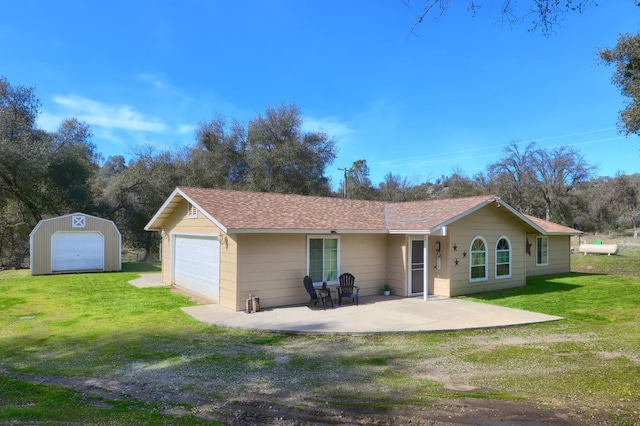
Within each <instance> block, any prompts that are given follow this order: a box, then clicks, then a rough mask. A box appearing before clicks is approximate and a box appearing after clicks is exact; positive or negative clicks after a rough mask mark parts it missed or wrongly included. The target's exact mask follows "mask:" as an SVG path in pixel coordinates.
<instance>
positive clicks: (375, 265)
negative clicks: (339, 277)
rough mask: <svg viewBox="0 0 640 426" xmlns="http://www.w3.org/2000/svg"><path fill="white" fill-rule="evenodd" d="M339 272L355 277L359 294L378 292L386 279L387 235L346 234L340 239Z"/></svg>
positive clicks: (367, 294) (366, 294)
mask: <svg viewBox="0 0 640 426" xmlns="http://www.w3.org/2000/svg"><path fill="white" fill-rule="evenodd" d="M340 258H341V259H340V273H345V272H349V273H351V274H353V275H354V276H355V277H356V285H357V286H358V287H360V295H362V296H369V295H372V294H380V292H381V290H382V286H383V285H384V284H385V282H386V281H387V235H386V234H369V235H365V234H347V235H343V236H341V239H340Z"/></svg>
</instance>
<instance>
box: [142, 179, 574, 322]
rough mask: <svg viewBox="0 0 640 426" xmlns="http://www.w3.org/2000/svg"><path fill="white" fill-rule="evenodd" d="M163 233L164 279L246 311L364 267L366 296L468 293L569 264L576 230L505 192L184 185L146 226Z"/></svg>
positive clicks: (360, 275)
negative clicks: (433, 195) (432, 195)
mask: <svg viewBox="0 0 640 426" xmlns="http://www.w3.org/2000/svg"><path fill="white" fill-rule="evenodd" d="M145 229H146V230H147V231H159V232H160V233H161V236H162V245H161V250H162V281H163V282H164V283H167V284H172V285H176V286H180V287H183V288H185V289H186V290H188V291H190V292H193V293H196V294H199V295H201V296H203V297H205V298H207V299H209V300H211V301H213V302H216V303H219V304H220V305H222V306H225V307H227V308H229V309H232V310H235V311H241V310H244V308H245V301H246V299H247V298H248V297H249V295H250V294H251V295H252V296H253V297H260V304H261V306H262V307H273V306H281V305H291V304H298V303H305V302H307V301H308V296H307V293H306V292H305V290H304V287H303V285H302V279H303V277H304V276H305V275H309V276H311V277H312V278H313V280H314V284H315V285H321V284H322V282H323V281H326V282H327V283H328V284H329V285H331V284H335V283H337V279H338V276H339V275H340V274H341V273H343V272H350V273H352V274H353V275H355V276H356V283H357V285H358V286H359V287H360V294H361V295H364V296H366V295H372V294H378V293H380V290H381V288H382V286H383V284H385V283H388V284H390V285H391V287H392V291H393V293H394V294H395V295H399V296H404V297H409V296H418V295H421V296H423V297H426V295H441V296H446V297H449V296H458V295H464V294H470V293H477V292H484V291H490V290H498V289H506V288H512V287H519V286H524V285H525V284H526V278H527V277H529V276H534V275H547V274H555V273H563V272H569V271H570V236H571V235H574V234H579V233H580V232H579V231H576V230H574V229H572V228H567V227H565V226H561V225H558V224H555V223H551V222H547V221H544V220H541V219H537V218H533V217H531V216H526V215H524V214H521V213H519V212H518V211H516V210H515V209H513V208H512V207H510V206H509V205H507V204H506V203H505V202H503V201H502V200H501V199H500V198H499V197H496V196H489V195H485V196H477V197H469V198H457V199H444V200H428V201H415V202H402V203H385V202H377V201H363V200H350V199H342V198H328V197H311V196H301V195H291V194H274V193H254V192H241V191H230V190H219V189H202V188H186V187H179V188H177V189H175V190H174V191H173V193H172V194H171V195H170V196H169V198H168V199H167V200H166V202H165V203H164V204H163V205H162V206H161V207H160V209H159V210H158V212H157V213H156V214H155V216H153V218H152V219H151V221H150V222H149V223H148V224H147V226H146V227H145Z"/></svg>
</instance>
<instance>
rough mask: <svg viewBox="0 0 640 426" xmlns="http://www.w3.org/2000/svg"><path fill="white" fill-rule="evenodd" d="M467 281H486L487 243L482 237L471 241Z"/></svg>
mask: <svg viewBox="0 0 640 426" xmlns="http://www.w3.org/2000/svg"><path fill="white" fill-rule="evenodd" d="M469 252H470V255H469V256H471V262H469V265H470V271H469V281H485V280H486V279H487V242H486V241H485V240H484V238H482V237H476V238H474V239H473V241H471V249H470V250H469Z"/></svg>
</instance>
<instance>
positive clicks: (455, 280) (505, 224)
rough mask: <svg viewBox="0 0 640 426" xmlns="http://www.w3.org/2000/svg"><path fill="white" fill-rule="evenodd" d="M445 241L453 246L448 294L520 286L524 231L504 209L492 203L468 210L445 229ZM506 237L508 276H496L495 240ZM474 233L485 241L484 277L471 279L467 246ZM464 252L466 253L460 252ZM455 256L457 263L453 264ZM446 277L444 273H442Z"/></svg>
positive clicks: (523, 255)
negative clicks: (470, 211) (485, 206)
mask: <svg viewBox="0 0 640 426" xmlns="http://www.w3.org/2000/svg"><path fill="white" fill-rule="evenodd" d="M448 235H449V239H450V240H449V241H450V242H451V244H450V246H449V248H448V249H449V250H453V249H452V246H453V245H454V244H455V245H456V246H457V250H456V251H452V252H451V253H450V254H451V256H450V258H449V261H448V264H449V268H450V270H451V274H450V291H449V295H446V294H444V295H443V296H459V295H463V294H471V293H479V292H484V291H492V290H499V289H506V288H512V287H520V286H524V285H525V284H526V280H525V278H524V277H525V268H526V259H525V231H524V230H523V228H522V226H521V225H520V224H519V223H518V222H516V221H515V220H514V219H512V217H510V215H509V213H508V212H507V210H506V209H502V210H499V209H498V208H495V207H493V206H491V207H489V208H484V209H481V210H479V211H476V212H474V213H471V214H469V215H467V216H465V217H464V218H462V219H460V220H459V221H456V222H455V223H454V224H453V225H452V226H451V227H450V229H449V234H448ZM503 236H505V237H507V238H508V239H509V242H510V243H511V277H510V278H500V279H497V278H496V270H495V265H496V252H495V248H496V243H497V241H498V239H499V238H500V237H503ZM475 237H483V238H484V239H485V241H486V243H487V257H488V262H487V280H484V281H475V282H471V280H470V261H471V255H470V248H471V242H472V241H473V239H474V238H475ZM463 253H466V256H464V255H463ZM456 259H457V260H458V265H456V264H455V261H456ZM443 278H446V277H443Z"/></svg>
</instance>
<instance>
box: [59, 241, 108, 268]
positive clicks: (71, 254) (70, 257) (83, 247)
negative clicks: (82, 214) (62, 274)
mask: <svg viewBox="0 0 640 426" xmlns="http://www.w3.org/2000/svg"><path fill="white" fill-rule="evenodd" d="M95 270H98V271H102V270H104V237H103V236H102V235H101V234H100V233H99V232H56V233H55V234H53V235H52V236H51V271H52V272H56V271H95Z"/></svg>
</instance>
